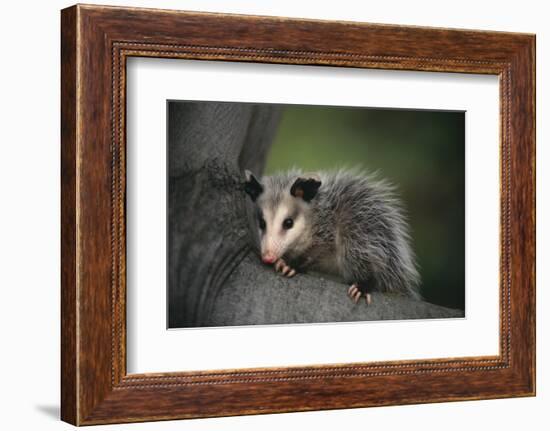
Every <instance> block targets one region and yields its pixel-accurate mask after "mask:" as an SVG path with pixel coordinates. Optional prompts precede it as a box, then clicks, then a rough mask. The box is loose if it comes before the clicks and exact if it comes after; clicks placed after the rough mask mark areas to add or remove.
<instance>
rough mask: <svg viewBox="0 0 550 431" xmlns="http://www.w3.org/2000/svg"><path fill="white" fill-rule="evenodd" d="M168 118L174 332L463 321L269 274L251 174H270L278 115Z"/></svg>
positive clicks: (217, 111) (177, 108)
mask: <svg viewBox="0 0 550 431" xmlns="http://www.w3.org/2000/svg"><path fill="white" fill-rule="evenodd" d="M168 116H169V121H168V149H169V164H168V166H169V178H168V194H169V196H168V202H169V204H168V206H169V208H168V214H169V220H168V280H169V281H168V315H169V318H168V320H169V327H170V328H178V327H190V326H222V325H251V324H270V323H300V322H309V323H313V322H342V321H357V320H382V319H419V318H443V317H462V316H463V315H464V313H463V311H461V310H451V309H447V308H444V307H440V306H437V305H433V304H429V303H427V302H423V301H415V300H412V299H408V298H403V297H398V296H393V295H388V294H381V293H378V294H377V293H375V294H374V296H373V304H372V305H370V306H368V307H367V306H366V305H365V304H364V302H360V303H359V304H357V305H355V304H353V303H352V302H351V301H350V300H349V299H348V297H347V295H346V291H347V286H345V285H343V284H341V283H338V282H335V281H331V280H328V279H326V278H324V277H323V276H322V275H316V274H299V275H297V276H296V277H294V278H292V279H287V278H284V277H282V276H280V275H278V274H276V273H275V272H274V271H273V269H272V268H268V267H266V266H264V265H262V264H261V262H260V259H259V257H258V256H257V238H256V237H255V232H256V229H255V228H253V227H252V223H253V222H252V216H251V214H252V205H251V203H250V202H249V199H248V196H247V195H246V194H245V193H244V191H243V179H244V176H243V171H244V169H250V170H252V171H253V172H255V173H257V174H261V172H262V171H263V168H264V165H265V160H266V157H267V153H268V151H269V147H270V145H271V142H272V139H273V137H274V134H275V132H276V128H277V125H278V122H279V116H280V111H279V108H278V107H276V106H273V105H258V104H244V103H239V104H235V103H217V102H208V103H205V102H170V103H169V108H168Z"/></svg>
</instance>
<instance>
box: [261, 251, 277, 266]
mask: <svg viewBox="0 0 550 431" xmlns="http://www.w3.org/2000/svg"><path fill="white" fill-rule="evenodd" d="M276 260H277V256H275V255H274V254H273V253H269V252H268V253H264V254H263V255H262V262H263V263H267V264H271V263H274V262H275V261H276Z"/></svg>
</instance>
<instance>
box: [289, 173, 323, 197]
mask: <svg viewBox="0 0 550 431" xmlns="http://www.w3.org/2000/svg"><path fill="white" fill-rule="evenodd" d="M319 187H321V181H320V180H319V179H318V178H314V177H307V178H304V177H300V178H298V179H297V180H296V181H294V184H292V187H291V188H290V194H291V195H292V196H294V197H296V198H302V199H303V200H304V201H306V202H309V201H310V200H312V199H313V198H314V197H315V195H316V194H317V191H318V190H319Z"/></svg>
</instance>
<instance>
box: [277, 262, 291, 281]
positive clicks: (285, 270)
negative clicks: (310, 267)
mask: <svg viewBox="0 0 550 431" xmlns="http://www.w3.org/2000/svg"><path fill="white" fill-rule="evenodd" d="M275 271H276V272H280V273H281V274H283V275H286V276H287V277H289V278H290V277H293V276H294V275H296V270H295V269H293V268H291V267H290V266H288V265H287V264H286V262H285V261H284V260H283V259H277V261H276V262H275Z"/></svg>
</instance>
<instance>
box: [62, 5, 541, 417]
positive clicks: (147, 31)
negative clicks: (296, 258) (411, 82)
mask: <svg viewBox="0 0 550 431" xmlns="http://www.w3.org/2000/svg"><path fill="white" fill-rule="evenodd" d="M61 18H62V19H61V52H62V55H61V59H62V61H61V83H62V92H61V126H62V127H61V129H62V133H61V140H62V148H61V160H62V165H61V168H62V175H61V177H62V181H61V189H62V201H61V206H62V219H61V226H62V247H61V253H62V285H61V292H62V295H61V311H62V323H61V340H62V344H61V389H62V390H61V418H62V419H63V420H64V421H67V422H69V423H72V424H75V425H90V424H104V423H115V422H137V421H151V420H165V419H179V418H195V417H212V416H229V415H242V414H258V413H273V412H289V411H307V410H321V409H340V408H352V407H367V406H382V405H392V404H413V403H426V402H442V401H455V400H473V399H487V398H502V397H512V396H533V395H534V394H535V37H534V35H528V34H513V33H500V32H488V31H469V30H449V29H439V28H423V27H404V26H392V25H376V24H360V23H351V22H328V21H313V20H296V19H285V18H271V17H253V16H239V15H219V14H211V13H195V12H178V11H167V10H152V9H151V10H148V9H133V8H119V7H103V6H83V5H77V6H73V7H70V8H68V9H64V10H63V11H62V14H61ZM130 56H146V57H164V58H184V59H198V60H223V61H240V62H261V63H284V64H300V65H331V66H341V67H354V68H375V69H391V70H414V71H441V72H460V73H478V74H492V75H498V76H499V78H500V80H499V82H500V108H501V109H500V151H501V152H500V154H501V164H500V173H501V177H500V180H501V189H500V209H501V220H500V256H501V259H500V311H499V312H500V354H499V355H497V356H490V357H460V358H441V359H430V360H412V361H392V362H378V363H353V364H338V365H327V366H318V365H317V366H303V367H283V368H265V369H237V370H235V369H233V370H224V371H209V370H205V371H203V372H178V373H157V374H130V375H128V374H127V372H126V350H125V341H126V321H125V307H126V302H125V298H126V284H125V282H126V278H125V275H126V272H125V270H126V266H125V264H126V261H125V190H126V176H125V151H126V147H125V143H126V140H125V139H126V138H125V92H126V87H125V84H126V79H125V76H126V75H125V65H126V59H127V58H128V57H130Z"/></svg>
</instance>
